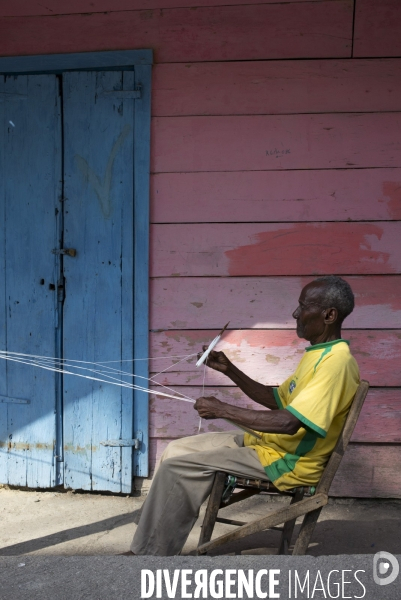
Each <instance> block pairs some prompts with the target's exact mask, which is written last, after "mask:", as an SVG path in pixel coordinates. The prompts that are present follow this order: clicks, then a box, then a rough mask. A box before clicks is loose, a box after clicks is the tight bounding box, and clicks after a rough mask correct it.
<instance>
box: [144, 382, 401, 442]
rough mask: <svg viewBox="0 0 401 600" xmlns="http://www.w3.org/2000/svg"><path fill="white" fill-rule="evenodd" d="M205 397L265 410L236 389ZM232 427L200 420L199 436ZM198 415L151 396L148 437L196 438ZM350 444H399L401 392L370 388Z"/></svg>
mask: <svg viewBox="0 0 401 600" xmlns="http://www.w3.org/2000/svg"><path fill="white" fill-rule="evenodd" d="M177 391H178V392H180V393H183V394H185V395H186V396H189V397H190V398H193V399H196V398H199V396H202V387H179V388H177ZM204 395H205V396H216V397H217V398H218V399H219V400H221V401H222V402H227V403H228V404H232V405H234V406H239V407H240V408H249V409H252V410H266V409H265V408H263V407H262V406H260V405H259V404H256V403H255V402H252V400H250V399H249V398H248V397H247V396H245V394H243V393H242V392H241V390H240V389H239V388H236V387H206V388H205V393H204ZM232 429H234V428H233V426H232V425H230V424H229V423H227V422H226V421H224V420H223V419H211V420H205V419H202V421H201V428H200V433H213V432H216V431H230V430H232ZM198 431H199V416H198V413H197V412H196V411H195V410H194V408H193V405H192V404H190V403H188V402H180V401H174V400H169V399H165V398H163V397H162V396H156V395H152V396H151V400H150V430H149V435H150V437H157V438H180V437H184V436H188V435H196V434H197V433H198ZM352 441H354V442H365V443H366V442H369V443H373V442H376V443H400V442H401V390H400V389H393V388H391V389H383V388H370V390H369V393H368V396H367V398H366V400H365V403H364V406H363V409H362V412H361V415H360V417H359V419H358V422H357V424H356V427H355V430H354V433H353V436H352Z"/></svg>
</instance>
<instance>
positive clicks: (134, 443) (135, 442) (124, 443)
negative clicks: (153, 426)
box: [100, 431, 142, 450]
mask: <svg viewBox="0 0 401 600" xmlns="http://www.w3.org/2000/svg"><path fill="white" fill-rule="evenodd" d="M100 443H101V445H102V446H119V447H121V448H125V447H128V446H131V447H133V448H134V450H139V449H140V447H141V444H142V431H137V432H136V437H135V438H132V439H126V440H106V441H105V442H100Z"/></svg>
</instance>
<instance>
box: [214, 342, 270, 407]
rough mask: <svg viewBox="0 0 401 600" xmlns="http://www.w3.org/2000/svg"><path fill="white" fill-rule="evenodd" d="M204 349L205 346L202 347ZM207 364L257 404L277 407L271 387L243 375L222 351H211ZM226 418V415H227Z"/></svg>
mask: <svg viewBox="0 0 401 600" xmlns="http://www.w3.org/2000/svg"><path fill="white" fill-rule="evenodd" d="M204 350H206V346H205V347H204ZM206 364H207V366H208V367H210V368H211V369H214V370H215V371H219V372H220V373H224V375H227V377H229V379H231V381H232V382H233V383H235V385H237V386H238V387H239V388H240V389H241V390H242V391H243V392H244V394H246V395H247V396H248V398H251V400H253V401H254V402H257V404H261V405H262V406H266V408H270V409H271V410H275V409H277V408H278V406H277V403H276V400H275V398H274V394H273V388H272V387H270V386H268V385H263V383H258V382H257V381H254V380H253V379H251V378H250V377H248V375H245V373H243V372H242V371H240V370H239V369H238V367H236V366H235V365H233V363H232V362H231V361H230V360H229V359H228V358H227V356H226V355H225V354H224V352H216V351H212V352H211V353H210V354H209V356H208V358H207V363H206ZM227 418H228V417H227Z"/></svg>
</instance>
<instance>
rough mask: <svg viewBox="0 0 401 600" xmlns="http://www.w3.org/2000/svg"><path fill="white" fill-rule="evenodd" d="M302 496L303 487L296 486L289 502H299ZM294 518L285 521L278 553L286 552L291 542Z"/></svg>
mask: <svg viewBox="0 0 401 600" xmlns="http://www.w3.org/2000/svg"><path fill="white" fill-rule="evenodd" d="M303 497H304V488H303V487H300V488H297V490H296V492H295V494H294V496H293V497H292V498H291V502H290V504H295V503H296V502H300V501H301V500H302V498H303ZM295 522H296V519H291V520H290V521H286V522H285V523H284V527H283V533H282V534H281V540H280V546H279V549H278V554H288V548H289V547H290V544H291V538H292V534H293V531H294V527H295Z"/></svg>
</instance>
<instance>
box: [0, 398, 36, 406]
mask: <svg viewBox="0 0 401 600" xmlns="http://www.w3.org/2000/svg"><path fill="white" fill-rule="evenodd" d="M0 402H2V403H3V402H7V403H9V404H30V403H31V401H30V400H25V398H10V396H0Z"/></svg>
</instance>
